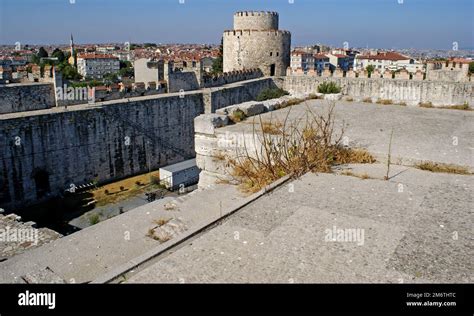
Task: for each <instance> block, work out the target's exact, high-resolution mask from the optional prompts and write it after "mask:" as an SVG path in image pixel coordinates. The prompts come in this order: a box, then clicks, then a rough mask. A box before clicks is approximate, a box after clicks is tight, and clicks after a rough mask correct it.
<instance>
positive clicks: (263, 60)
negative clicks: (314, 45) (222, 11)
mask: <svg viewBox="0 0 474 316" xmlns="http://www.w3.org/2000/svg"><path fill="white" fill-rule="evenodd" d="M290 50H291V33H290V32H288V31H281V30H279V29H278V13H277V12H256V11H245V12H237V13H235V14H234V29H233V30H230V31H225V32H224V72H229V71H233V70H243V69H252V68H260V69H261V70H262V72H263V74H264V75H265V76H285V75H286V69H287V68H288V67H289V66H290Z"/></svg>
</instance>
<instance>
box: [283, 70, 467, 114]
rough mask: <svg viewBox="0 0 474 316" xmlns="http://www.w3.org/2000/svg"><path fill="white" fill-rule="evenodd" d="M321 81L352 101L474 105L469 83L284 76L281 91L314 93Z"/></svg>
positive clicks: (414, 104) (413, 104)
mask: <svg viewBox="0 0 474 316" xmlns="http://www.w3.org/2000/svg"><path fill="white" fill-rule="evenodd" d="M323 81H334V82H336V83H337V84H338V85H340V86H341V88H342V92H343V93H344V94H345V95H348V96H350V97H352V98H354V100H355V101H362V100H364V99H366V98H371V99H372V100H373V101H377V100H378V99H386V100H392V101H393V102H394V103H402V102H404V103H406V104H407V105H412V106H416V105H418V104H419V103H420V102H422V103H427V102H431V103H432V104H433V106H449V105H462V104H464V103H465V102H467V103H468V104H469V105H470V106H471V107H473V106H474V84H473V83H459V82H440V81H428V80H424V81H416V80H403V79H370V78H334V77H333V78H323V77H317V76H288V77H285V78H284V80H283V84H282V88H283V89H285V90H287V91H289V92H290V93H293V94H302V93H314V92H317V87H318V85H319V84H320V83H321V82H323Z"/></svg>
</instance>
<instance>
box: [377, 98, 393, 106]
mask: <svg viewBox="0 0 474 316" xmlns="http://www.w3.org/2000/svg"><path fill="white" fill-rule="evenodd" d="M377 104H382V105H389V104H393V101H392V100H390V99H378V100H377Z"/></svg>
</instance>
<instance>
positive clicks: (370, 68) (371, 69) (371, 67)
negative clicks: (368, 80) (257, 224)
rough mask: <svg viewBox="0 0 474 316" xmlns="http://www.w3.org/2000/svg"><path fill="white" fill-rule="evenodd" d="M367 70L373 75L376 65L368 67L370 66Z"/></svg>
mask: <svg viewBox="0 0 474 316" xmlns="http://www.w3.org/2000/svg"><path fill="white" fill-rule="evenodd" d="M365 70H367V72H368V73H369V74H371V73H372V72H373V71H374V70H375V67H374V65H368V66H367V67H366V68H365Z"/></svg>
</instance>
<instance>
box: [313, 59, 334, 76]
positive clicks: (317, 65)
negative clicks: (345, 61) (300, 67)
mask: <svg viewBox="0 0 474 316" xmlns="http://www.w3.org/2000/svg"><path fill="white" fill-rule="evenodd" d="M313 57H314V69H315V70H316V72H317V73H318V74H321V73H322V72H323V71H324V69H326V68H329V67H330V63H329V57H328V56H326V55H325V54H316V55H314V56H313Z"/></svg>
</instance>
